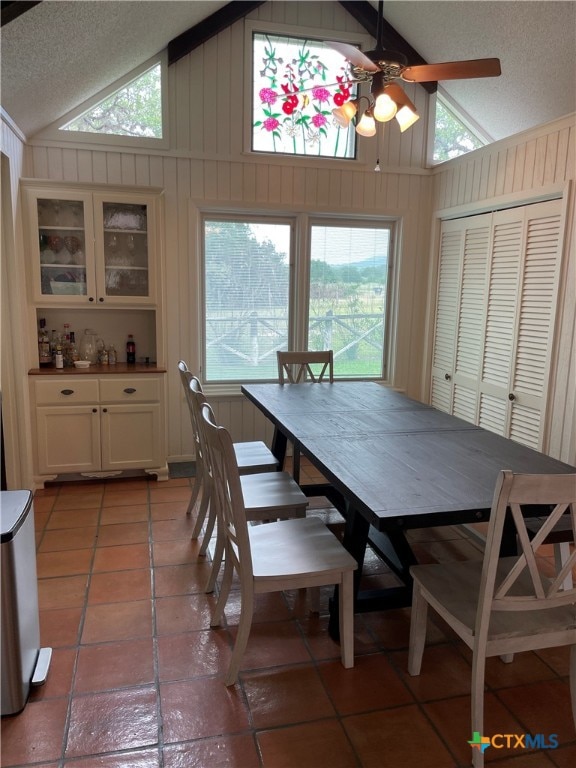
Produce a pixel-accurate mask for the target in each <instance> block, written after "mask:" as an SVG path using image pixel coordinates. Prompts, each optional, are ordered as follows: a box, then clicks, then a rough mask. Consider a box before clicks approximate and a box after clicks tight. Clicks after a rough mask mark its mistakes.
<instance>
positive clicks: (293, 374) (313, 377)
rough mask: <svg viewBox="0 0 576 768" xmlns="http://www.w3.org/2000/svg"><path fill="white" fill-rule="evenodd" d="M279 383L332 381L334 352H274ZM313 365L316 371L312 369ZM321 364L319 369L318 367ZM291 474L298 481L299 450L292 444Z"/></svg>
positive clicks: (328, 350)
mask: <svg viewBox="0 0 576 768" xmlns="http://www.w3.org/2000/svg"><path fill="white" fill-rule="evenodd" d="M276 359H277V362H278V382H279V383H280V384H302V383H304V382H308V383H317V382H321V381H325V380H327V381H329V382H330V383H333V382H334V353H333V351H332V350H331V349H326V350H319V351H312V352H310V351H308V352H276ZM312 366H315V368H316V372H314V370H313V369H312ZM319 366H322V367H321V368H320V369H319V370H318V367H319ZM292 475H293V477H294V479H295V480H296V482H299V481H300V451H299V450H298V448H297V446H295V445H293V446H292Z"/></svg>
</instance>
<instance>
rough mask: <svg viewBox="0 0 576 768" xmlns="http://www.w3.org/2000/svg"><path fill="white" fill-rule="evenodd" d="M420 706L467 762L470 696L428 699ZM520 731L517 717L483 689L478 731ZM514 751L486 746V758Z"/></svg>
mask: <svg viewBox="0 0 576 768" xmlns="http://www.w3.org/2000/svg"><path fill="white" fill-rule="evenodd" d="M424 709H425V711H426V713H427V714H428V716H429V717H430V719H431V721H432V723H433V724H434V725H435V726H436V728H437V730H438V733H439V734H440V735H441V736H442V738H443V739H444V741H445V742H446V743H447V744H448V746H449V747H450V749H451V750H452V752H453V753H454V754H455V755H456V757H457V758H458V760H459V761H460V762H461V763H462V764H463V765H466V764H468V762H469V761H470V760H471V749H472V748H471V747H470V745H469V744H468V740H469V739H471V738H472V727H471V711H470V697H469V696H457V697H455V698H450V699H444V700H442V701H431V702H429V703H428V704H425V705H424ZM524 732H525V731H524V728H523V727H522V725H520V723H519V722H518V720H517V719H516V718H515V717H514V716H513V715H512V714H510V712H509V711H508V710H507V709H506V708H505V707H504V706H502V703H501V702H500V701H498V699H496V698H495V696H494V695H493V694H492V693H490V692H487V693H486V694H485V698H484V726H483V728H482V735H485V736H491V735H493V734H496V733H524ZM514 754H515V752H514V750H512V749H507V748H506V747H504V748H503V749H501V750H498V751H496V750H495V749H493V748H492V747H489V748H488V749H487V750H486V762H490V761H491V760H494V759H495V758H496V757H498V758H503V757H508V756H511V755H514Z"/></svg>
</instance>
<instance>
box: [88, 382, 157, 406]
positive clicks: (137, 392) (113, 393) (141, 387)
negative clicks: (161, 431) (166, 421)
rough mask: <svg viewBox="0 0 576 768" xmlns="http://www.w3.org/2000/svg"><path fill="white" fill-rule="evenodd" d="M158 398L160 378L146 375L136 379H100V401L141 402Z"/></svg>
mask: <svg viewBox="0 0 576 768" xmlns="http://www.w3.org/2000/svg"><path fill="white" fill-rule="evenodd" d="M158 400H160V379H157V378H150V377H148V376H146V377H142V378H138V379H134V378H132V379H118V378H116V377H114V378H109V379H108V378H107V379H101V380H100V401H101V402H102V403H142V402H156V401H158Z"/></svg>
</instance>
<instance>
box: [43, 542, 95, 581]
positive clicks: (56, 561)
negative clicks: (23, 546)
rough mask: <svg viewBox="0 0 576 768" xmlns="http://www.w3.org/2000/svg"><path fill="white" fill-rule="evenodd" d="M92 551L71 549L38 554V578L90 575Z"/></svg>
mask: <svg viewBox="0 0 576 768" xmlns="http://www.w3.org/2000/svg"><path fill="white" fill-rule="evenodd" d="M93 555H94V551H93V550H92V549H70V550H65V551H62V552H38V554H37V555H36V570H37V573H38V578H40V579H43V578H49V577H51V576H74V575H77V574H80V573H90V566H91V564H92V557H93Z"/></svg>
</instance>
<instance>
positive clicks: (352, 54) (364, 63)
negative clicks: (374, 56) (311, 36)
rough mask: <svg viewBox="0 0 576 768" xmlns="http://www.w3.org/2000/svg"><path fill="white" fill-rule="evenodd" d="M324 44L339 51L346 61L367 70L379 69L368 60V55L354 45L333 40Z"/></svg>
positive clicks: (375, 70) (374, 70)
mask: <svg viewBox="0 0 576 768" xmlns="http://www.w3.org/2000/svg"><path fill="white" fill-rule="evenodd" d="M326 45H329V46H330V48H334V50H335V51H338V53H341V54H342V56H344V58H345V59H348V61H349V62H350V63H351V64H353V65H354V66H355V67H360V68H361V69H365V70H366V71H367V72H379V71H380V68H379V67H378V66H376V64H374V62H373V61H370V59H369V58H368V56H365V55H364V54H363V53H362V51H361V50H360V49H359V48H356V46H355V45H350V44H349V43H333V42H326Z"/></svg>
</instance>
